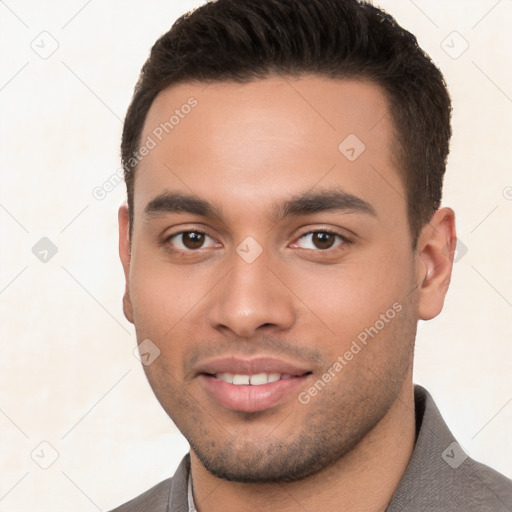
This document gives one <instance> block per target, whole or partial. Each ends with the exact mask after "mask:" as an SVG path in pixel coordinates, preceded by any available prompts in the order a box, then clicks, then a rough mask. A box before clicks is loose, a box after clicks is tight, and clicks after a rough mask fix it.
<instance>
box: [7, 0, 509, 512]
mask: <svg viewBox="0 0 512 512" xmlns="http://www.w3.org/2000/svg"><path fill="white" fill-rule="evenodd" d="M199 3H201V2H199V1H190V0H180V1H178V0H173V1H171V0H167V1H160V0H150V1H147V2H135V1H124V2H121V1H120V0H118V1H110V2H104V1H103V2H102V1H100V0H89V1H86V0H73V1H69V0H68V1H66V2H65V1H63V0H61V1H57V0H53V1H50V2H36V1H34V0H32V1H25V2H22V1H17V0H6V2H1V3H0V20H1V21H0V24H1V26H0V38H1V39H0V49H1V54H2V65H1V66H0V108H1V117H0V119H1V133H0V144H1V153H0V154H1V173H2V174H1V188H0V222H1V226H2V227H1V229H2V239H1V258H0V265H1V271H0V301H1V318H0V325H1V326H2V338H1V339H2V351H1V357H0V364H1V368H0V393H1V394H0V453H1V456H0V474H1V478H0V510H3V511H10V512H17V511H27V510H48V511H50V510H51V511H53V512H58V511H69V510H73V511H74V512H89V511H91V512H94V511H95V510H103V511H106V510H109V509H110V508H112V507H113V506H114V505H117V504H119V503H121V502H123V501H125V500H127V499H128V498H130V497H132V496H134V495H136V494H138V493H140V492H141V491H143V490H145V489H147V488H148V487H150V486H151V485H153V484H154V483H156V482H158V481H160V480H161V479H163V478H164V477H167V476H169V475H171V474H172V473H173V471H174V469H175V467H176V466H177V464H178V462H179V460H180V459H181V456H182V455H183V454H184V453H185V452H186V451H187V448H188V445H187V443H186V441H185V440H184V439H183V438H182V437H181V435H180V434H179V432H177V430H176V428H175V427H174V426H173V424H172V423H171V422H170V420H169V419H168V418H167V416H166V415H165V414H164V412H163V411H162V410H161V409H160V406H159V405H158V403H157V401H156V400H155V398H154V397H153V395H152V392H151V390H150V389H149V386H148V384H147V382H146V380H145V377H144V374H143V372H142V369H141V368H140V363H139V362H138V361H137V359H136V358H135V357H134V355H133V349H134V347H135V345H136V342H135V337H134V334H133V329H132V326H131V325H130V324H128V322H126V321H125V320H124V318H123V315H122V311H121V295H122V290H123V275H122V271H121V265H120V263H119V262H118V258H117V226H116V222H117V219H116V211H117V207H118V205H119V204H120V203H121V202H122V201H123V200H124V184H123V183H121V184H119V185H118V186H117V187H115V188H114V189H113V190H112V191H110V192H109V193H107V194H106V197H105V198H104V199H102V200H98V199H96V198H95V197H94V196H93V190H95V189H96V187H101V186H102V184H103V183H104V182H106V181H107V180H108V179H109V178H110V177H111V176H112V175H114V176H115V174H116V171H117V169H118V168H119V163H118V157H119V151H118V147H119V141H120V133H121V127H122V122H121V120H122V118H123V116H124V113H125V110H126V108H127V105H128V102H129V100H130V97H131V92H132V88H133V85H134V83H135V81H136V78H137V75H138V72H139V69H140V67H141V65H142V63H143V62H144V60H145V58H146V56H147V53H148V50H149V48H150V46H151V44H152V43H153V41H154V40H155V39H156V38H157V37H158V36H159V35H161V34H162V33H163V32H165V31H166V30H167V29H168V28H169V27H170V25H171V24H172V22H173V21H174V20H175V19H176V17H177V16H178V15H179V14H180V13H182V12H184V11H186V10H188V9H190V8H192V7H194V6H195V5H198V4H199ZM381 5H382V6H384V7H386V8H388V9H389V11H390V12H391V13H393V14H394V15H395V16H396V17H397V18H398V20H399V22H400V23H402V24H403V25H404V26H405V27H407V28H408V29H410V30H411V31H412V32H414V33H415V34H416V35H417V36H418V38H419V41H420V43H421V44H422V45H423V47H424V48H425V49H426V50H427V51H428V52H429V53H430V54H431V55H432V57H433V58H434V60H435V61H436V62H437V63H438V65H439V66H440V67H441V69H442V70H443V71H444V73H445V75H446V79H447V82H448V84H449V87H450V91H451V94H452V96H453V102H454V107H455V114H454V133H455V135H454V138H453V145H452V148H453V149H452V154H451V157H450V161H449V170H448V176H447V180H446V186H445V199H444V204H445V205H449V206H452V207H453V208H454V209H455V210H456V212H457V215H458V230H459V238H460V240H461V241H462V242H463V244H464V246H465V247H466V248H467V252H466V253H464V251H461V252H460V253H459V257H460V259H459V261H458V262H457V263H456V265H455V273H454V277H453V282H452V287H451V291H450V292H449V295H448V300H447V303H446V307H445V309H444V311H443V313H442V314H441V315H440V316H439V317H438V318H437V319H435V320H433V321H431V322H428V323H423V324H421V326H420V329H419V336H418V342H417V355H416V375H415V379H416V381H417V382H419V383H422V384H424V385H425V386H427V387H428V389H429V390H430V391H431V393H432V394H433V395H434V398H435V399H436V401H437V403H438V405H439V407H440V409H441V411H442V413H443V415H444V417H445V419H446V421H447V423H448V425H449V426H450V427H451V429H452V430H453V432H454V433H455V435H456V436H457V437H458V439H459V441H460V443H461V444H462V446H463V447H464V448H465V449H466V451H467V452H468V453H469V454H470V455H471V456H472V457H474V458H476V459H477V460H480V461H483V462H485V463H487V464H489V465H491V466H493V467H495V468H496V469H498V470H499V471H501V472H503V473H505V474H506V475H507V476H509V477H512V375H511V370H510V367H511V358H512V327H511V322H510V318H511V316H512V315H511V314H512V277H511V272H510V262H511V261H512V258H511V256H512V244H511V232H512V229H511V225H512V174H511V172H510V146H511V140H510V134H511V133H512V121H511V119H512V116H511V114H512V66H511V54H510V47H511V44H512V39H511V33H510V27H511V26H512V1H510V0H501V1H498V0H478V1H476V0H473V1H468V0H450V1H441V0H435V1H434V0H429V1H427V0H415V1H414V2H413V1H412V0H386V1H384V0H383V1H382V2H381ZM454 31H456V32H457V34H454V33H453V32H454ZM42 32H43V33H42ZM41 33H42V34H41ZM443 41H444V42H443ZM466 44H468V45H469V46H468V48H467V50H466V51H465V52H464V53H462V54H461V55H459V54H460V53H461V52H462V50H464V49H465V46H466ZM57 45H58V47H57ZM54 49H55V52H54V53H53V54H51V55H49V53H50V52H51V51H52V50H54ZM43 57H44V58H43ZM455 57H457V58H455ZM96 190H97V189H96ZM42 237H48V238H49V239H50V240H51V241H52V242H53V243H54V244H55V246H56V247H57V248H58V252H57V253H56V254H55V255H54V256H53V257H51V258H50V256H51V253H49V254H48V256H47V259H48V261H47V262H42V261H40V260H39V259H38V258H37V257H36V256H35V255H34V254H33V252H32V248H33V247H34V245H35V244H36V243H38V241H39V240H40V239H41V238H42ZM39 250H42V249H41V248H39ZM36 252H37V251H36ZM40 256H41V257H42V255H40ZM40 443H44V444H43V445H41V444H40ZM54 458H56V460H55V461H54V462H53V459H54ZM52 462H53V463H52ZM50 464H51V465H50ZM41 466H49V467H48V468H47V469H43V468H42V467H41Z"/></svg>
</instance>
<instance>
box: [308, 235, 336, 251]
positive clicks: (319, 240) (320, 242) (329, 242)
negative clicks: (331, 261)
mask: <svg viewBox="0 0 512 512" xmlns="http://www.w3.org/2000/svg"><path fill="white" fill-rule="evenodd" d="M335 241H336V235H333V234H332V233H325V232H322V231H320V232H318V233H313V238H312V242H313V244H314V245H315V247H317V248H318V249H330V248H331V247H332V246H333V244H334V242H335Z"/></svg>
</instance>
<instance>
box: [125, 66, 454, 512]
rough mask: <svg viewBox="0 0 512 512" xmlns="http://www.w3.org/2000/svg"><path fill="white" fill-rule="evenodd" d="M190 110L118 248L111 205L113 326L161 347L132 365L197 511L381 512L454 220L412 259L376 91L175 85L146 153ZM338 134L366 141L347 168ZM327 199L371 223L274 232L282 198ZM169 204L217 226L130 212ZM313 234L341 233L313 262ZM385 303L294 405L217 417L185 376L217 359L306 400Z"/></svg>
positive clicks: (140, 185)
mask: <svg viewBox="0 0 512 512" xmlns="http://www.w3.org/2000/svg"><path fill="white" fill-rule="evenodd" d="M191 97H193V98H195V99H196V100H197V106H196V107H195V108H194V109H193V110H192V111H191V112H190V113H189V114H188V115H186V116H184V117H183V119H181V118H180V122H179V124H176V126H174V128H173V129H172V131H170V132H169V134H167V135H165V136H164V137H162V140H161V141H158V144H157V145H156V147H154V148H153V149H151V151H150V152H149V154H147V156H145V157H144V158H143V160H142V161H141V162H140V164H139V167H138V169H137V171H136V172H137V174H136V178H135V195H134V225H133V233H132V239H131V243H130V237H129V219H128V211H127V207H126V206H122V207H121V208H120V210H119V227H120V256H121V260H122V263H123V267H124V271H125V276H126V293H125V297H124V311H125V315H126V317H127V318H128V320H130V321H131V322H133V323H134V325H135V328H136V332H137V339H138V342H139V343H140V342H142V341H143V340H145V339H150V340H151V341H152V342H153V343H154V344H155V345H156V346H158V348H159V349H160V351H161V354H160V356H159V357H158V358H157V359H156V360H155V361H154V362H153V363H152V364H150V365H148V366H145V367H144V369H145V371H146V374H147V377H148V380H149V382H150V384H151V386H152V388H153V390H154V392H155V395H156V396H157V398H158V400H159V401H160V403H161V405H162V407H163V408H164V409H165V411H166V412H167V413H168V414H169V416H170V417H171V418H172V420H173V421H174V422H175V423H176V425H177V426H178V428H179V429H180V430H181V431H182V433H183V434H184V435H185V437H186V438H187V440H188V441H189V443H190V445H191V463H192V477H193V482H194V497H195V501H196V505H197V507H198V510H199V511H200V512H206V511H217V510H222V511H224V512H226V511H230V510H240V509H243V510H255V511H256V510H275V507H279V510H280V511H287V510H290V511H291V510H297V509H300V507H303V508H304V509H306V510H324V511H329V510H342V509H341V508H340V506H343V507H344V508H343V509H344V510H361V511H362V510H365V511H370V510H373V511H378V510H384V509H385V508H386V506H387V504H388V503H389V501H390V500H391V497H392V495H393V492H394V490H395V489H396V486H397V485H398V483H399V481H400V478H401V476H402V475H403V472H404V471H405V468H406V466H407V462H408V460H409V458H410V455H411V453H412V450H413V446H414V439H415V421H414V402H413V386H412V360H413V348H414V339H415V334H416V324H417V320H418V319H424V320H427V319H430V318H433V317H435V316H436V315H437V314H438V313H439V312H440V311H441V308H442V305H443V301H444V297H445V294H446V291H447V288H448V284H449V280H450V275H451V268H452V259H453V251H454V250H455V227H454V214H453V211H452V210H450V209H448V208H442V209H440V210H438V211H437V212H436V213H435V215H434V216H433V218H432V220H431V222H430V223H429V224H428V225H426V226H425V227H424V229H423V231H422V232H421V234H420V237H419V241H418V245H417V248H416V250H415V251H414V252H413V250H412V240H411V236H410V233H409V227H408V221H407V210H406V201H405V191H404V187H403V184H402V181H401V178H400V176H399V173H398V170H397V168H396V163H395V161H394V158H393V147H394V145H395V141H394V140H393V138H392V126H391V124H390V123H391V121H390V116H389V115H388V106H387V102H386V99H385V96H384V94H383V92H382V91H381V90H380V88H379V87H378V86H376V85H373V84H371V83H367V82H361V81H350V80H332V79H324V78H321V77H316V76H307V77H301V78H297V77H294V78H291V77H288V78H286V77H270V78H268V79H265V80H259V81H255V82H250V83H247V84H234V83H217V84H210V85H209V86H206V85H205V84H192V83H185V84H180V85H177V86H173V87H171V88H169V89H167V90H165V91H163V92H161V93H160V94H159V95H158V97H157V98H156V99H155V101H154V103H153V105H152V107H151V109H150V111H149V113H148V116H147V119H146V123H145V127H144V131H143V135H142V139H141V140H142V141H144V140H146V138H147V137H148V136H152V133H153V130H154V129H155V127H158V126H159V125H160V123H162V122H165V121H166V120H168V119H169V117H170V115H172V113H173V112H174V111H175V109H177V108H178V109H179V108H180V106H181V105H183V104H185V103H186V102H187V101H188V100H189V98H191ZM350 134H355V135H357V137H358V138H359V139H360V140H361V141H363V143H364V145H365V150H364V152H362V153H361V155H360V156H359V157H358V158H357V159H356V160H354V161H350V160H349V159H347V158H346V157H345V156H344V154H342V152H341V151H340V150H339V149H338V146H339V144H340V143H341V142H342V141H343V140H344V139H345V138H346V137H347V136H348V135H350ZM333 190H337V191H339V190H342V191H344V192H347V193H349V194H352V195H354V196H356V197H358V198H360V199H362V200H364V201H365V202H367V203H369V204H370V205H371V207H372V209H373V210H374V212H375V215H372V214H368V213H365V212H361V211H357V210H355V209H349V210H342V211H320V212H317V213H310V214H301V215H298V216H297V215H294V216H290V215H288V216H284V217H282V218H278V216H277V212H278V210H277V209H276V205H279V204H281V203H283V202H284V201H286V200H289V199H290V198H293V197H297V196H300V195H301V194H305V193H322V192H329V191H333ZM165 192H179V193H182V194H188V195H191V194H193V195H194V196H197V197H198V198H201V199H203V200H205V201H208V202H210V203H212V204H213V205H215V206H216V207H217V209H218V210H219V211H218V214H219V215H218V216H216V217H210V216H205V215H199V214H197V213H194V214H192V213H188V212H178V213H172V212H171V213H165V212H164V213H158V214H153V215H145V211H144V210H145V208H146V206H147V205H148V204H149V203H150V202H151V201H152V200H153V199H155V198H156V197H158V196H159V195H161V194H163V193H165ZM325 230H328V231H332V232H335V233H336V234H337V235H339V236H335V237H334V238H329V240H331V242H330V243H332V246H329V243H328V244H326V245H327V248H322V247H326V245H323V246H322V245H321V246H320V247H321V248H320V249H318V248H317V249H315V247H317V246H315V240H316V241H318V240H319V239H318V238H316V239H315V238H314V237H313V236H312V235H311V233H312V232H325ZM183 231H189V232H190V231H192V232H193V231H196V232H197V231H201V232H205V233H206V234H207V236H206V237H205V239H204V240H205V243H204V245H203V246H202V248H200V249H193V248H192V249H190V248H189V249H187V245H184V242H185V243H187V244H188V247H191V244H190V239H189V238H186V239H185V238H183V236H181V235H177V234H178V233H180V232H183ZM171 235H177V236H174V237H173V238H169V237H170V236H171ZM323 236H324V238H323V240H325V235H323ZM247 237H252V238H253V239H254V240H255V241H256V242H257V243H258V244H259V246H260V247H261V250H262V252H261V254H260V255H259V256H258V257H257V258H256V259H255V260H254V261H253V262H251V263H248V262H247V261H246V260H244V259H243V258H242V257H241V256H240V254H239V253H237V250H236V249H237V247H238V246H239V244H240V243H241V242H242V241H244V240H245V239H246V238H247ZM199 246H201V244H199ZM192 247H194V246H192ZM251 250H252V249H251ZM393 305H395V309H400V311H399V312H397V313H396V315H394V316H393V318H392V319H391V320H390V321H389V322H386V323H385V324H384V327H383V328H380V329H377V330H378V333H377V334H376V335H374V337H373V338H369V339H368V343H367V344H366V345H364V346H363V345H362V344H361V343H359V345H360V346H361V350H360V351H359V352H358V353H357V354H355V355H354V356H353V358H351V360H350V361H346V365H345V364H344V365H343V369H342V370H341V371H339V372H335V377H333V378H332V379H331V380H330V382H329V383H328V384H327V385H326V386H325V387H322V389H321V391H319V392H318V393H317V394H316V395H315V396H312V397H310V400H309V401H308V403H306V404H304V403H301V401H300V400H299V399H298V393H292V394H290V395H289V396H286V397H285V399H283V400H281V401H280V402H279V403H278V404H277V405H275V406H273V407H270V408H268V409H266V410H263V411H259V412H252V413H251V412H243V411H233V410H229V409H227V408H225V407H223V406H221V405H219V404H218V403H216V402H215V401H214V400H212V399H211V398H210V396H209V395H207V393H206V392H205V390H204V387H203V386H202V385H201V382H200V379H199V378H198V376H197V373H196V371H195V370H196V369H197V365H198V364H201V363H202V362H204V361H206V360H207V359H208V358H211V357H214V356H219V357H220V356H232V355H236V356H240V357H253V356H256V355H261V356H272V357H277V358H280V359H284V360H286V361H289V362H291V363H295V364H298V365H300V366H301V367H304V368H307V369H308V370H309V371H310V372H311V374H310V375H309V376H308V377H307V378H306V379H305V381H304V386H302V387H301V389H300V390H299V391H300V392H307V390H309V389H310V388H311V386H313V385H314V383H315V382H316V381H317V380H318V379H321V378H322V375H323V374H324V373H325V372H328V370H329V368H331V374H332V373H333V370H332V368H333V364H334V363H335V362H336V361H337V360H338V361H339V359H338V357H339V356H343V355H344V354H345V353H346V352H347V351H349V350H350V348H351V346H352V343H353V341H354V340H357V339H358V338H357V337H358V335H360V333H362V332H363V331H364V330H365V329H367V328H370V327H371V326H375V325H379V326H380V325H381V324H376V322H377V321H378V320H379V319H380V318H381V316H380V315H382V314H386V311H388V310H390V309H393ZM331 376H332V375H331ZM302 396H304V395H302ZM248 504H249V505H248ZM299 505H300V506H299ZM248 507H249V508H248Z"/></svg>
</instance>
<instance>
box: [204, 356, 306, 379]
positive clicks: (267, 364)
mask: <svg viewBox="0 0 512 512" xmlns="http://www.w3.org/2000/svg"><path fill="white" fill-rule="evenodd" d="M196 372H197V374H204V373H206V374H210V375H215V374H217V373H233V374H238V375H255V374H257V373H280V374H288V375H293V376H301V375H304V374H306V373H310V372H311V370H310V369H309V368H306V367H305V366H304V365H300V364H294V363H290V362H287V361H284V360H282V359H277V358H274V357H254V358H251V359H247V358H242V357H237V356H231V357H222V358H218V359H211V360H208V361H205V362H203V363H201V364H199V365H198V366H197V368H196Z"/></svg>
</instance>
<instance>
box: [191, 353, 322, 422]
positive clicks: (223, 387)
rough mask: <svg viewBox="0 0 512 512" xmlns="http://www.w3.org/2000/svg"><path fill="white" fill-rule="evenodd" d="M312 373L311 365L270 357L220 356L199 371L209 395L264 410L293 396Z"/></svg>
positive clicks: (237, 407) (231, 405)
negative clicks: (304, 365)
mask: <svg viewBox="0 0 512 512" xmlns="http://www.w3.org/2000/svg"><path fill="white" fill-rule="evenodd" d="M311 375H312V371H310V370H309V369H307V368H301V367H300V366H297V365H294V364H289V363H286V362H284V361H280V360H276V359H270V358H259V359H253V360H243V359H236V358H227V359H222V360H216V361H212V362H210V363H207V364H204V365H203V366H202V367H201V369H200V371H198V372H197V374H196V376H197V378H198V380H199V382H200V383H201V387H202V389H203V391H204V392H205V394H206V395H207V398H208V399H210V400H211V401H213V402H214V403H215V404H216V405H219V406H221V407H223V408H224V409H228V410H230V411H240V412H258V411H263V410H266V409H270V408H273V407H276V406H278V405H280V404H282V403H284V402H285V401H286V400H289V399H290V398H291V399H293V397H294V392H295V395H296V396H298V393H299V392H300V389H301V388H304V387H305V386H306V385H307V381H308V380H309V378H310V376H311Z"/></svg>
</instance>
